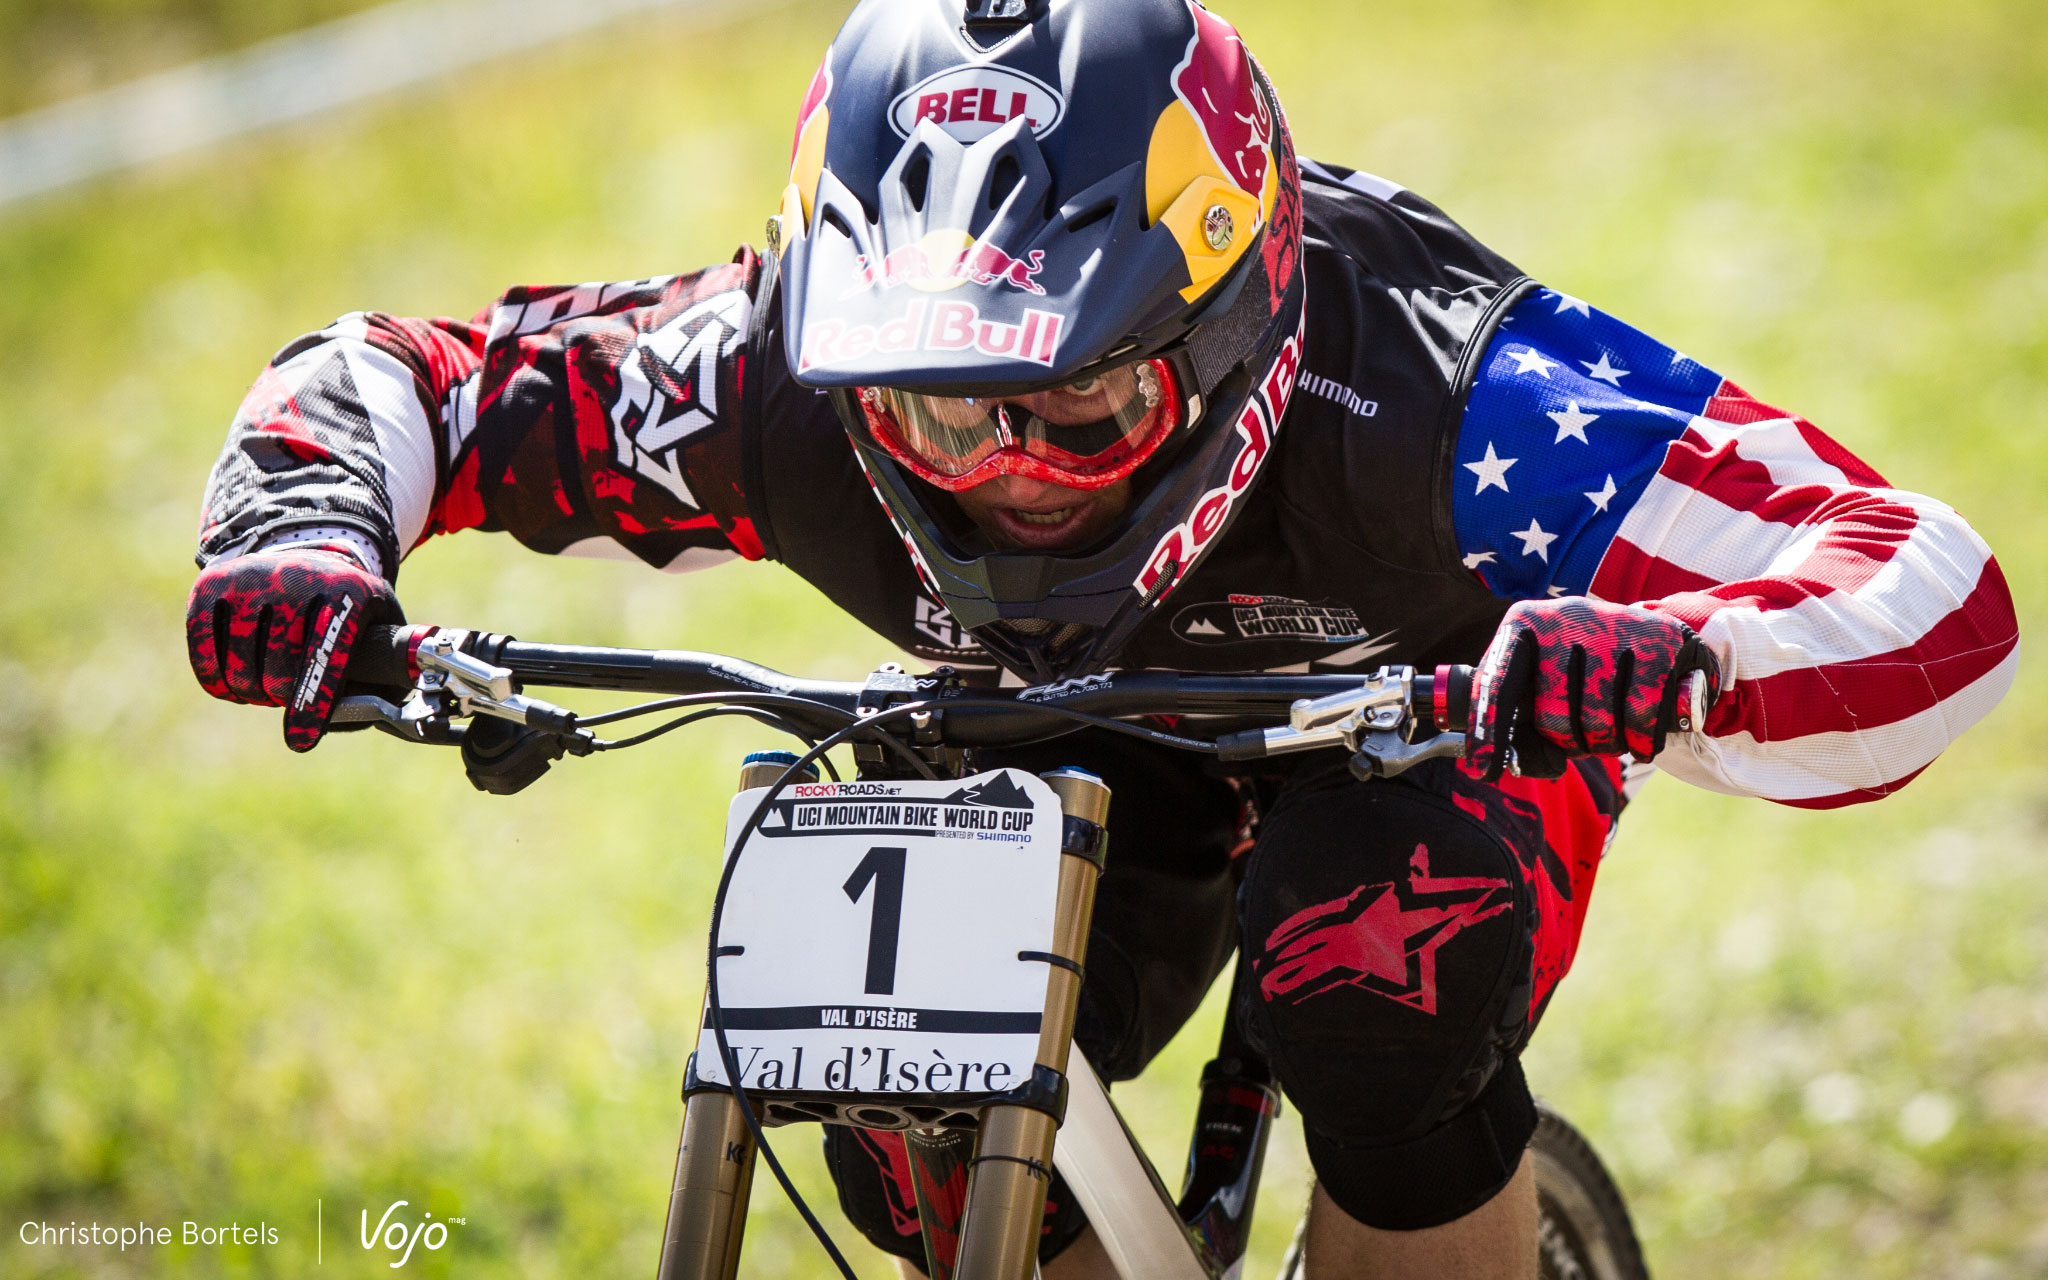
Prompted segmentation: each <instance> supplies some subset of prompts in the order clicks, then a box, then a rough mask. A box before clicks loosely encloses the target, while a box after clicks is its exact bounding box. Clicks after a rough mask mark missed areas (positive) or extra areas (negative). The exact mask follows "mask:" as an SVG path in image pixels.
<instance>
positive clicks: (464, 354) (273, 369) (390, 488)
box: [199, 313, 483, 577]
mask: <svg viewBox="0 0 2048 1280" xmlns="http://www.w3.org/2000/svg"><path fill="white" fill-rule="evenodd" d="M482 348H483V334H482V331H481V330H480V329H478V328H476V327H474V326H469V325H463V324H459V323H457V322H454V321H422V320H406V319H400V318H397V317H393V316H385V315H377V314H366V313H357V314H354V315H348V316H344V317H342V318H341V319H340V320H337V321H335V323H334V324H332V325H330V326H329V327H327V328H326V329H323V330H321V331H319V332H318V333H313V334H308V335H307V336H305V337H303V338H301V339H299V340H298V341H296V342H293V343H292V344H291V345H289V346H287V347H286V348H285V349H284V350H283V351H281V352H279V353H278V355H277V356H276V358H275V359H273V360H272V361H271V363H270V365H269V366H268V367H267V368H266V369H264V371H263V373H262V375H261V376H259V377H258V378H257V379H256V382H255V385H254V386H252V387H251V388H250V389H249V393H248V394H247V395H246V396H245V397H244V398H243V400H242V404H241V408H240V410H239V411H238V412H237V413H236V415H235V419H234V423H233V425H232V426H231V427H230V428H229V432H228V440H227V444H226V447H225V448H224V449H223V450H222V452H221V456H220V459H219V461H218V462H216V463H215V465H214V469H213V474H212V475H211V477H210V478H209V479H208V482H207V491H206V504H205V513H204V516H203V518H202V522H201V528H200V540H199V559H200V561H201V563H210V562H211V561H213V560H217V559H220V558H222V557H225V556H232V555H236V554H240V553H242V552H246V551H253V550H256V549H258V548H261V547H266V546H274V545H278V544H280V543H290V542H293V541H302V540H305V539H308V538H313V539H316V540H320V541H329V542H332V541H346V542H347V543H349V545H351V546H352V547H354V548H355V549H356V550H357V551H358V552H359V553H360V554H361V557H362V558H363V560H364V562H365V564H366V565H367V566H368V567H370V568H371V569H372V570H373V571H375V572H379V573H381V574H383V575H384V576H386V577H389V576H392V575H393V574H395V573H396V571H397V568H398V562H399V560H400V559H401V558H402V557H403V556H404V554H405V553H406V552H407V551H408V550H410V549H411V548H412V547H413V546H414V545H415V544H417V543H418V542H419V541H420V540H421V539H422V538H423V537H425V536H426V535H427V533H428V532H429V528H430V525H431V524H432V523H434V522H435V521H436V517H437V516H438V514H439V512H438V508H439V507H440V505H441V504H442V502H443V500H444V499H445V498H446V497H447V495H448V493H449V483H448V480H449V467H448V461H449V455H448V440H447V437H446V434H445V433H444V431H443V430H442V423H443V422H444V420H447V419H449V418H450V417H451V416H453V414H454V413H455V412H456V411H457V410H458V408H459V406H460V403H461V401H462V398H463V395H464V393H465V391H473V389H474V387H475V385H476V382H477V377H478V373H479V370H480V365H481V353H482Z"/></svg>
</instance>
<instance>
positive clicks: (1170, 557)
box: [1131, 317, 1306, 603]
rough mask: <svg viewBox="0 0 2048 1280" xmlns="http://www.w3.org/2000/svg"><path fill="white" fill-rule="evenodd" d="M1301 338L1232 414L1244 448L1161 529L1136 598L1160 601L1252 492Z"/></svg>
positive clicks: (1298, 332) (1296, 365)
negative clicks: (1182, 516) (1180, 517)
mask: <svg viewBox="0 0 2048 1280" xmlns="http://www.w3.org/2000/svg"><path fill="white" fill-rule="evenodd" d="M1305 323H1306V318H1305V317H1304V324H1305ZM1303 333H1304V329H1303V328H1301V327H1297V328H1296V329H1295V333H1294V336H1293V337H1291V338H1289V339H1288V340H1287V342H1286V344H1285V345H1284V346H1282V347H1281V348H1280V353H1279V355H1278V356H1276V357H1275V358H1274V363H1273V367H1272V368H1271V369H1269V370H1268V371H1267V374H1266V377H1265V378H1264V379H1263V380H1262V382H1261V387H1260V389H1259V390H1258V391H1256V392H1254V393H1253V394H1252V397H1251V399H1249V400H1247V401H1246V402H1245V406H1244V409H1243V410H1242V411H1241V412H1240V413H1239V414H1238V418H1237V433H1238V435H1240V436H1242V437H1243V439H1244V443H1242V444H1241V445H1239V446H1238V450H1237V457H1236V458H1235V459H1233V460H1232V462H1231V464H1230V473H1229V475H1228V476H1226V477H1225V478H1224V482H1223V483H1222V484H1220V485H1218V486H1217V487H1215V488H1214V489H1211V490H1209V491H1208V492H1207V493H1205V494H1203V495H1202V499H1201V501H1199V502H1197V503H1196V504H1195V509H1194V511H1193V512H1192V513H1190V514H1189V516H1188V518H1187V519H1186V520H1184V521H1182V522H1181V523H1180V524H1178V525H1175V526H1174V527H1173V528H1171V529H1169V530H1167V531H1166V535H1165V536H1164V537H1162V538H1160V539H1159V542H1158V544H1157V545H1155V546H1154V547H1153V548H1152V554H1151V555H1150V556H1148V557H1146V560H1145V567H1144V568H1143V569H1142V570H1140V571H1139V573H1138V576H1137V579H1136V580H1135V581H1133V582H1132V584H1131V585H1132V586H1134V587H1136V588H1137V589H1138V591H1139V593H1140V594H1142V595H1147V596H1149V595H1151V594H1152V593H1153V592H1154V591H1155V590H1156V591H1158V592H1159V599H1161V600H1163V599H1165V598H1166V597H1167V595H1168V594H1170V593H1171V592H1172V590H1173V587H1174V584H1176V583H1178V582H1180V581H1181V580H1182V579H1184V578H1186V577H1187V576H1188V571H1189V570H1190V569H1192V568H1194V565H1195V561H1197V560H1199V559H1201V557H1202V555H1203V553H1205V552H1206V551H1208V549H1209V546H1210V544H1211V543H1213V542H1214V541H1215V540H1216V535H1217V534H1219V533H1222V532H1223V526H1224V525H1226V524H1228V523H1229V522H1230V512H1231V509H1232V508H1233V507H1235V506H1236V505H1237V500H1238V499H1239V498H1241V497H1243V496H1244V495H1245V492H1246V491H1247V490H1249V489H1250V488H1251V487H1252V481H1254V480H1256V479H1258V477H1259V469H1260V468H1262V467H1264V466H1265V465H1266V459H1267V458H1269V457H1271V456H1272V453H1273V436H1274V434H1275V433H1276V432H1278V431H1279V430H1280V419H1281V417H1282V416H1283V415H1284V414H1285V413H1286V412H1287V402H1288V400H1289V399H1290V398H1291V397H1292V396H1293V394H1294V385H1293V384H1294V378H1295V374H1296V372H1297V371H1298V370H1299V369H1300V368H1301V344H1302V335H1303ZM1155 603H1156V602H1155Z"/></svg>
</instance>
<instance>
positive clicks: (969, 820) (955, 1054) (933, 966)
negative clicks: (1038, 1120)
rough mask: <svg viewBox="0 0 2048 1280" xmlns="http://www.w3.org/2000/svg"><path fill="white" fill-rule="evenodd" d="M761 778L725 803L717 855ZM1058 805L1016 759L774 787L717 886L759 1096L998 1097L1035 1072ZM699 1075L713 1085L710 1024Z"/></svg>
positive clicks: (723, 971)
mask: <svg viewBox="0 0 2048 1280" xmlns="http://www.w3.org/2000/svg"><path fill="white" fill-rule="evenodd" d="M764 794H766V792H765V790H755V791H743V792H741V793H740V794H739V795H737V796H735V797H734V798H733V802H732V809H731V811H730V813H729V815H728V817H727V819H726V856H727V857H728V858H730V857H731V856H732V841H733V838H734V837H735V836H736V835H737V834H738V833H739V830H740V828H741V826H742V825H743V824H744V823H745V822H746V821H747V819H748V818H749V817H750V816H751V815H752V814H753V812H754V807H755V806H756V805H757V804H759V803H760V800H761V797H762V796H763V795H764ZM1060 827H1061V818H1060V805H1059V799H1058V798H1057V797H1056V796H1054V795H1053V793H1052V788H1051V787H1048V786H1047V785H1046V784H1045V783H1044V782H1043V781H1042V780H1040V779H1038V778H1036V777H1034V776H1032V775H1031V774H1028V773H1024V772H1022V771H1020V770H1016V769H1002V770H998V771H996V772H994V773H984V774H981V775H979V776H977V777H973V778H966V779H961V780H958V781H945V782H851V783H810V784H804V785H800V786H792V787H790V788H787V789H786V790H784V791H783V793H782V794H781V796H780V797H778V798H777V799H776V800H775V802H774V803H773V804H772V805H771V806H770V809H769V813H768V816H767V817H766V818H765V819H764V820H763V822H762V824H761V827H760V829H759V831H758V832H756V833H755V834H754V835H753V836H751V837H750V838H749V839H748V840H747V844H746V848H745V850H744V852H743V853H742V854H741V856H740V860H739V868H738V870H737V871H735V872H734V874H733V878H732V886H731V888H730V890H729V891H728V892H727V894H726V900H725V915H724V921H723V924H722V926H721V928H720V932H719V945H720V947H721V948H723V949H724V951H725V955H724V958H722V959H721V960H720V961H719V962H718V966H719V967H718V993H719V1002H720V1005H721V1007H722V1009H723V1011H724V1023H725V1034H726V1040H727V1043H729V1044H730V1045H731V1046H732V1051H733V1055H734V1058H735V1061H736V1063H737V1065H738V1067H739V1071H740V1079H741V1081H742V1083H743V1084H745V1086H746V1087H747V1088H748V1089H749V1090H758V1091H761V1092H777V1091H801V1092H820V1091H832V1092H846V1093H918V1094H944V1093H967V1094H978V1093H993V1092H1001V1091H1003V1090H1006V1089H1014V1088H1016V1087H1017V1086H1018V1085H1020V1084H1023V1083H1024V1082H1025V1081H1027V1080H1029V1079H1030V1078H1031V1068H1032V1064H1033V1062H1034V1061H1035V1059H1036V1057H1037V1053H1038V1029H1039V1023H1040V1020H1041V1018H1042V1017H1043V1015H1044V1011H1045V990H1046V982H1047V980H1048V978H1049V976H1050V973H1051V970H1050V967H1049V966H1048V965H1047V964H1046V962H1045V961H1044V960H1042V959H1035V960H1024V959H1020V958H1019V955H1020V953H1037V954H1039V955H1043V954H1045V953H1047V952H1050V951H1051V950H1052V937H1053V910H1054V899H1055V897H1056V893H1057V889H1058V884H1059V861H1060V851H1059V849H1060ZM697 1072H698V1075H699V1076H701V1077H702V1078H703V1079H705V1080H708V1081H713V1082H717V1083H721V1084H722V1083H725V1081H726V1074H725V1068H724V1064H723V1063H722V1062H721V1060H720V1058H719V1054H718V1044H717V1041H716V1040H714V1039H713V1037H712V1035H711V1032H710V1029H709V1028H708V1027H707V1028H706V1029H705V1031H704V1032H703V1034H702V1035H701V1036H700V1037H699V1040H698V1045H697Z"/></svg>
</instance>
